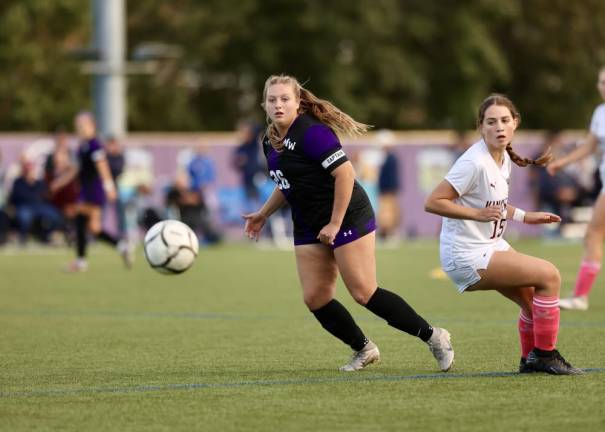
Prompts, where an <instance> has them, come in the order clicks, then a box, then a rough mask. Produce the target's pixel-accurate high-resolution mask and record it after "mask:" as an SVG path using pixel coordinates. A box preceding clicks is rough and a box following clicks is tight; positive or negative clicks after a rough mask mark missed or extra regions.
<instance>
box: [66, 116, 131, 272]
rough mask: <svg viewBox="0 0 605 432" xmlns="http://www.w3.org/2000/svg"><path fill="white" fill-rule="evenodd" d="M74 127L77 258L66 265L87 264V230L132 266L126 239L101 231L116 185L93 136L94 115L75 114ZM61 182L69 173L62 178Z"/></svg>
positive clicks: (71, 267)
mask: <svg viewBox="0 0 605 432" xmlns="http://www.w3.org/2000/svg"><path fill="white" fill-rule="evenodd" d="M75 129H76V133H77V135H78V138H79V140H80V143H79V147H78V153H77V154H78V164H79V166H78V170H77V174H78V178H79V181H80V195H79V198H78V204H77V206H76V256H77V258H76V259H75V260H74V261H73V262H72V263H71V264H70V265H69V266H68V271H72V272H79V271H85V270H86V269H87V267H88V263H87V261H86V249H87V232H90V233H91V234H93V235H94V236H95V237H96V238H97V239H99V240H101V241H103V242H105V243H108V244H109V245H111V246H113V247H117V248H118V250H119V251H120V253H121V254H122V257H123V259H124V263H125V264H126V266H127V267H128V268H130V266H131V265H132V262H133V259H134V256H133V251H132V249H131V248H130V247H129V245H128V243H127V242H124V241H122V242H120V243H119V244H118V240H117V238H116V237H114V236H112V235H111V234H109V233H108V232H106V231H104V230H103V227H102V211H103V206H104V204H105V202H106V201H109V202H114V201H115V199H116V194H117V191H116V186H115V183H114V181H113V179H112V177H111V172H110V169H109V164H108V163H107V158H106V155H105V151H104V149H103V145H102V143H101V141H100V140H99V138H97V129H96V124H95V120H94V117H93V115H92V114H91V113H89V112H80V113H79V114H77V115H76V117H75ZM64 179H65V181H68V180H69V176H65V177H64Z"/></svg>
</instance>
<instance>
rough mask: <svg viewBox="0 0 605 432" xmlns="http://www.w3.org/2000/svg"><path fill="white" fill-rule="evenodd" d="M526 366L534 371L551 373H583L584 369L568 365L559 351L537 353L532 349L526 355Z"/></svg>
mask: <svg viewBox="0 0 605 432" xmlns="http://www.w3.org/2000/svg"><path fill="white" fill-rule="evenodd" d="M526 366H527V367H531V368H532V369H533V370H534V371H535V372H546V373H549V374H551V375H583V374H584V371H583V370H582V369H578V368H575V367H573V366H572V365H570V364H569V363H568V362H567V361H566V360H565V359H564V358H563V356H562V355H561V354H559V351H557V350H552V351H550V352H548V353H547V354H546V356H545V355H544V354H538V353H537V352H536V350H535V349H534V350H532V351H531V352H530V353H529V355H528V356H527V361H526Z"/></svg>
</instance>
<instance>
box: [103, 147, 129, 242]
mask: <svg viewBox="0 0 605 432" xmlns="http://www.w3.org/2000/svg"><path fill="white" fill-rule="evenodd" d="M105 155H106V157H107V163H108V164H109V171H110V172H111V178H112V179H113V182H114V183H115V185H116V187H117V188H118V194H117V196H116V200H115V201H114V202H113V203H108V204H107V205H109V206H111V205H113V206H114V208H115V213H116V221H117V223H118V236H119V237H120V238H123V237H124V235H125V233H126V209H125V205H124V201H123V200H122V194H121V193H120V186H119V179H120V176H121V175H122V173H123V172H124V151H123V149H122V145H121V144H120V142H119V141H118V139H117V138H116V137H115V136H109V137H108V138H107V141H106V142H105Z"/></svg>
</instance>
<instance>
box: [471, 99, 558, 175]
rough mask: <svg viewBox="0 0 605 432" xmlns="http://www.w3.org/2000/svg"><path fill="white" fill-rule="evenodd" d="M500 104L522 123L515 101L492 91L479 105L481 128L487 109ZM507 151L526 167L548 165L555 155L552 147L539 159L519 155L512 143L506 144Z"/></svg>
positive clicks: (478, 121)
mask: <svg viewBox="0 0 605 432" xmlns="http://www.w3.org/2000/svg"><path fill="white" fill-rule="evenodd" d="M492 105H499V106H503V107H506V108H508V110H509V111H510V113H511V115H512V116H513V119H515V120H517V124H521V114H520V113H519V110H518V109H517V107H516V106H515V104H513V102H512V101H511V100H510V99H509V98H508V97H506V96H505V95H503V94H499V93H492V94H491V95H489V96H488V97H487V98H486V99H485V100H484V101H483V102H482V103H481V105H480V106H479V114H478V115H477V128H480V127H481V125H482V124H483V120H485V111H487V109H488V108H489V107H490V106H492ZM506 152H507V153H508V155H509V156H510V159H511V160H512V161H513V162H514V163H515V164H517V165H518V166H520V167H525V166H527V165H538V166H542V167H543V166H546V165H548V163H549V162H550V161H552V159H553V156H552V152H551V149H550V147H549V148H547V149H546V151H545V152H544V153H543V154H542V155H541V156H540V157H539V158H537V159H529V158H524V157H521V156H519V155H518V154H517V153H515V151H514V150H513V146H512V145H511V143H508V144H507V145H506Z"/></svg>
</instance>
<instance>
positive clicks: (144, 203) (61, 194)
mask: <svg viewBox="0 0 605 432" xmlns="http://www.w3.org/2000/svg"><path fill="white" fill-rule="evenodd" d="M262 133H263V128H262V126H261V125H259V124H257V123H255V122H253V121H241V122H239V123H238V125H237V135H236V136H237V140H238V145H237V146H235V147H234V148H233V150H232V152H231V159H230V165H231V168H232V169H233V170H234V171H235V172H237V174H238V176H239V183H240V185H239V188H238V190H237V191H238V192H237V193H236V195H237V205H235V204H233V203H234V202H235V199H234V198H233V197H232V196H230V195H229V194H228V193H225V192H224V191H223V192H221V193H217V187H216V180H217V172H216V161H215V160H214V157H213V154H212V153H211V151H210V148H209V146H208V145H207V144H206V143H200V144H198V145H196V146H195V147H193V148H191V149H188V151H186V152H184V157H183V158H181V161H180V163H179V167H178V168H177V170H176V172H175V174H174V176H173V178H171V179H170V180H169V181H168V182H167V183H166V184H164V185H161V190H160V191H157V190H155V188H157V182H155V177H154V171H153V160H150V159H152V156H151V154H150V153H149V152H146V151H145V150H144V149H141V148H130V149H128V151H126V152H125V150H124V147H123V145H122V143H121V142H120V140H119V139H117V138H116V137H111V136H110V137H106V138H105V139H104V140H103V145H104V149H105V154H106V157H107V161H108V164H109V167H110V170H111V176H112V177H113V179H114V181H115V183H116V185H117V188H118V194H117V199H116V201H115V202H114V203H110V204H107V205H106V208H105V209H104V221H105V223H106V224H109V225H110V226H112V227H113V230H114V231H115V234H116V236H118V237H119V238H127V239H130V240H131V241H133V242H137V241H138V240H139V239H140V238H141V233H143V232H144V231H145V230H146V229H148V228H149V227H151V226H152V225H153V224H154V223H156V222H158V221H160V220H163V219H178V220H181V221H183V222H184V223H186V224H187V225H188V226H190V227H191V228H192V229H193V230H194V231H195V232H196V233H197V234H198V236H199V239H200V241H201V243H202V244H206V245H215V244H218V243H220V242H221V241H222V240H223V238H224V237H225V233H224V229H225V224H229V223H230V224H234V223H237V222H238V221H239V218H240V214H241V213H246V212H251V211H254V210H255V209H257V208H259V207H260V205H261V204H262V202H263V201H264V200H265V199H266V198H267V197H268V195H269V194H270V193H271V191H272V189H273V183H272V182H271V180H270V179H269V178H268V177H267V175H266V168H265V159H264V156H263V154H262V149H261V145H260V138H261V137H262ZM52 141H53V145H52V146H51V148H50V149H49V151H48V153H47V154H44V155H43V156H42V157H40V155H36V157H33V156H32V155H30V154H28V153H27V152H24V153H23V154H21V155H20V157H19V160H18V166H19V169H18V171H17V172H16V173H14V175H12V176H8V175H7V172H6V167H7V165H8V164H7V162H11V161H3V160H2V154H1V153H0V244H4V243H6V242H12V243H16V244H20V245H25V244H26V243H27V242H28V241H29V240H30V239H35V240H37V241H38V242H40V243H43V244H72V243H73V241H74V217H75V212H74V209H75V205H76V203H77V201H78V194H79V185H78V179H77V177H73V178H72V179H71V180H69V181H68V182H65V180H64V179H65V176H66V173H69V172H70V171H73V170H74V169H75V168H77V167H75V165H76V164H77V161H76V157H75V147H76V144H77V143H75V142H74V140H73V139H72V138H71V136H70V135H69V134H68V133H67V131H66V130H64V129H61V128H60V129H58V130H57V131H56V132H55V133H54V135H53V137H52ZM376 144H377V145H376V146H375V148H373V149H370V150H367V149H366V150H363V151H357V150H351V151H350V156H351V157H350V158H351V161H352V162H353V163H354V165H355V167H356V169H357V172H358V176H359V181H360V182H362V183H363V186H364V188H366V190H368V192H369V195H370V198H371V199H372V204H373V205H374V207H375V209H377V219H378V221H379V227H380V228H379V231H378V235H379V238H380V239H381V240H382V241H384V242H389V241H398V240H399V238H400V236H402V235H406V233H405V232H403V229H402V219H403V205H402V199H401V198H402V195H403V193H402V189H403V181H402V167H403V165H402V161H401V160H399V157H398V153H397V151H396V147H395V146H394V145H393V144H394V135H393V133H392V132H389V131H379V132H378V133H377V134H376ZM469 144H470V142H469V140H468V139H467V137H466V136H465V135H463V134H461V135H459V136H458V139H456V140H455V143H454V145H453V146H452V157H453V159H455V157H457V156H459V154H461V153H462V152H463V151H464V150H465V149H466V148H467V147H468V145H469ZM543 145H544V146H545V147H547V146H550V147H551V149H552V151H553V153H554V155H555V157H556V156H557V155H560V154H565V153H568V152H569V150H570V148H571V147H572V146H574V145H575V143H574V142H572V141H569V140H566V139H565V136H564V135H563V134H562V133H560V132H549V133H547V134H546V135H545V137H544V140H543ZM542 151H543V149H540V150H539V151H538V153H540V152H542ZM12 162H15V161H12ZM596 168H597V167H596V164H595V162H594V161H592V160H591V159H587V160H586V161H584V162H583V163H582V164H574V165H571V166H569V167H567V168H566V169H564V170H562V171H560V172H558V173H557V174H556V175H555V176H550V175H549V174H548V173H547V172H546V170H544V169H541V168H536V169H535V170H532V174H531V185H532V188H533V189H532V192H533V197H532V198H533V200H534V202H535V208H536V209H540V210H544V211H552V212H554V213H557V214H559V215H561V217H562V218H563V222H562V225H561V226H564V225H565V224H567V223H571V222H574V212H573V210H574V209H576V208H578V207H582V206H590V205H591V203H592V202H593V201H594V199H595V197H596V195H597V194H598V193H599V190H600V188H601V185H600V180H599V176H598V171H597V169H596ZM158 195H159V196H160V198H159V200H158ZM560 229H561V227H558V228H557V229H556V230H554V231H552V232H549V233H548V234H549V235H553V236H558V235H559V234H560ZM290 231H291V227H290V218H289V215H288V211H287V209H284V211H283V212H281V213H279V214H277V215H276V216H274V217H273V218H272V220H271V221H270V223H269V224H268V229H267V233H266V239H265V240H266V241H267V242H271V243H274V244H275V245H277V246H283V247H287V246H288V245H289V244H290V243H291V242H290V238H289V236H290V234H291V233H290ZM408 234H409V233H408Z"/></svg>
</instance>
